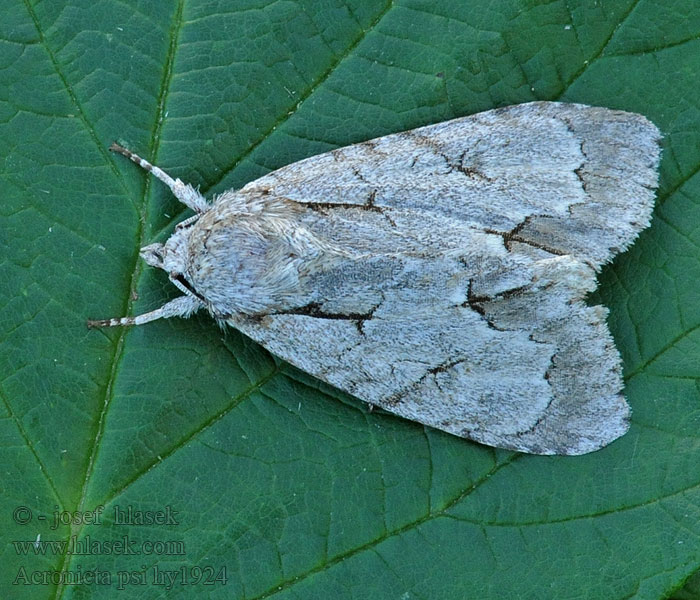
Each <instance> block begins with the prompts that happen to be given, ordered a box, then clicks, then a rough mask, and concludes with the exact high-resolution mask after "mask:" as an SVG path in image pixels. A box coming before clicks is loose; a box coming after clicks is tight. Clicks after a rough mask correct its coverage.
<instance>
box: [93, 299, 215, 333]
mask: <svg viewBox="0 0 700 600" xmlns="http://www.w3.org/2000/svg"><path fill="white" fill-rule="evenodd" d="M202 306H203V303H202V301H201V300H198V299H197V298H194V297H193V296H180V297H179V298H175V299H174V300H171V301H170V302H167V303H166V304H164V305H163V306H161V307H160V308H157V309H156V310H152V311H151V312H147V313H144V314H142V315H138V316H136V317H122V318H121V319H102V320H97V321H94V320H92V319H90V320H88V322H87V326H88V327H90V328H92V327H117V326H128V325H143V324H144V323H149V322H150V321H155V320H156V319H169V318H170V317H185V318H187V317H189V316H190V315H191V314H192V313H193V312H195V311H196V310H197V309H199V308H201V307H202Z"/></svg>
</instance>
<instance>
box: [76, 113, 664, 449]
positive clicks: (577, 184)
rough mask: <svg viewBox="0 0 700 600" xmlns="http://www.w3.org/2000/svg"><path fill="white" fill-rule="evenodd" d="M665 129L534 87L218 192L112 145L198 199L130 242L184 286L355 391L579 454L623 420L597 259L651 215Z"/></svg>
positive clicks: (190, 296) (624, 425) (170, 312)
mask: <svg viewBox="0 0 700 600" xmlns="http://www.w3.org/2000/svg"><path fill="white" fill-rule="evenodd" d="M659 140H660V134H659V131H658V130H657V128H656V127H655V126H654V125H653V124H652V123H650V122H649V121H648V120H647V119H646V118H644V117H643V116H641V115H638V114H632V113H628V112H621V111H617V110H609V109H605V108H597V107H591V106H585V105H580V104H562V103H556V102H533V103H529V104H521V105H516V106H509V107H505V108H499V109H495V110H490V111H487V112H483V113H479V114H476V115H472V116H468V117H464V118H459V119H454V120H451V121H446V122H444V123H438V124H435V125H430V126H427V127H421V128H418V129H413V130H410V131H405V132H403V133H397V134H393V135H387V136H385V137H381V138H378V139H374V140H370V141H367V142H363V143H360V144H355V145H352V146H348V147H345V148H340V149H337V150H333V151H331V152H327V153H325V154H321V155H318V156H313V157H311V158H308V159H306V160H302V161H299V162H296V163H294V164H291V165H289V166H286V167H283V168H281V169H278V170H277V171H274V172H272V173H270V174H268V175H265V176H264V177H261V178H260V179H257V180H256V181H253V182H251V183H249V184H247V185H246V186H244V187H243V188H241V189H239V190H228V191H226V192H224V193H222V194H220V195H218V196H216V197H215V198H213V199H212V201H211V202H208V201H207V200H205V199H204V197H202V196H201V195H200V194H199V193H198V191H196V190H195V189H194V188H193V187H192V186H191V185H186V184H184V183H183V182H182V181H180V180H179V179H172V178H171V177H170V176H168V175H167V174H166V173H164V172H163V171H162V170H161V169H159V168H157V167H155V166H153V165H151V164H149V163H148V162H146V161H145V160H143V159H142V158H140V157H138V156H137V155H135V154H133V153H132V152H130V151H129V150H127V149H125V148H122V147H121V146H117V145H114V146H113V147H112V149H113V150H116V151H118V152H120V153H121V154H124V155H125V156H127V157H129V158H130V159H131V160H133V161H134V162H136V163H137V164H139V165H141V166H142V167H143V168H145V169H147V170H148V171H150V172H151V173H152V174H153V175H155V176H156V177H157V178H158V179H160V180H161V181H163V182H164V183H166V184H167V185H168V186H169V187H170V189H171V190H172V192H173V194H174V195H175V196H176V197H177V198H178V199H179V200H180V201H181V202H183V203H184V204H185V205H187V206H188V207H189V208H191V209H192V210H193V211H194V212H195V215H194V216H192V217H191V218H188V219H186V220H184V221H183V222H181V223H179V224H178V225H177V226H176V227H175V230H174V232H173V234H172V235H171V237H170V238H169V239H168V240H167V242H166V243H165V244H160V243H156V244H151V245H149V246H146V247H144V248H142V250H141V256H142V257H143V259H144V260H145V261H146V262H147V263H148V264H149V265H151V266H154V267H158V268H160V269H164V270H165V271H166V272H167V273H168V275H169V277H170V280H171V281H172V283H173V284H174V285H175V286H177V287H178V288H179V289H180V291H181V292H182V296H180V297H178V298H176V299H174V300H172V301H170V302H168V303H167V304H165V305H164V306H162V307H160V308H158V309H157V310H154V311H152V312H149V313H146V314H143V315H140V316H137V317H125V318H121V319H108V320H101V321H90V322H89V324H90V325H91V326H115V325H138V324H142V323H147V322H149V321H152V320H154V319H159V318H167V317H174V316H181V317H187V316H189V315H190V314H191V313H193V312H194V311H196V310H198V309H200V308H205V309H207V310H208V311H209V313H211V315H212V316H213V317H214V318H215V319H216V320H217V321H219V322H220V323H226V324H229V325H232V326H233V327H236V328H237V329H239V330H240V331H241V332H243V333H244V334H245V335H247V336H249V337H250V338H252V339H253V340H255V341H256V342H258V343H260V344H262V345H263V346H264V347H265V348H267V349H268V350H269V351H271V352H272V353H274V354H276V355H277V356H279V357H281V358H282V359H284V360H286V361H288V362H290V363H292V364H293V365H295V366H297V367H299V368H300V369H303V370H304V371H307V372H308V373H310V374H312V375H314V376H315V377H317V378H319V379H322V380H324V381H326V382H328V383H330V384H332V385H334V386H337V387H338V388H340V389H342V390H344V391H346V392H349V393H350V394H353V395H354V396H356V397H357V398H360V399H361V400H364V401H366V402H368V403H370V404H372V405H376V406H379V407H381V408H383V409H385V410H387V411H390V412H392V413H395V414H397V415H400V416H402V417H405V418H407V419H411V420H413V421H417V422H419V423H422V424H424V425H428V426H430V427H435V428H437V429H441V430H443V431H447V432H449V433H452V434H454V435H457V436H461V437H464V438H468V439H470V440H474V441H477V442H480V443H482V444H488V445H491V446H496V447H500V448H508V449H513V450H518V451H521V452H529V453H535V454H567V455H572V454H583V453H587V452H591V451H593V450H597V449H599V448H601V447H603V446H605V445H606V444H608V443H610V442H611V441H613V440H615V439H616V438H618V437H619V436H621V435H622V434H623V433H625V431H626V430H627V429H628V421H629V414H630V409H629V406H628V404H627V403H626V401H625V399H624V397H623V395H622V388H623V382H622V365H621V359H620V355H619V353H618V351H617V349H616V348H615V345H614V342H613V339H612V337H611V335H610V332H609V330H608V327H607V324H606V317H607V314H608V311H607V309H605V308H604V307H603V306H588V305H587V304H586V296H587V295H588V293H589V292H591V291H592V290H594V289H595V287H596V273H597V271H598V270H599V269H600V267H601V266H602V265H603V264H605V263H607V262H609V261H610V260H611V259H612V258H613V257H614V256H615V255H616V254H618V253H619V252H621V251H622V250H624V249H625V248H627V247H628V246H629V245H630V244H631V243H632V241H633V240H634V239H635V238H636V237H637V235H638V234H639V232H640V231H641V230H642V229H644V228H645V227H647V226H648V225H649V222H650V218H651V213H652V209H653V204H654V190H655V188H656V185H657V178H658V175H657V170H658V165H659V158H660V148H659Z"/></svg>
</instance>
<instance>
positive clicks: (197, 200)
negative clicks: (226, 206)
mask: <svg viewBox="0 0 700 600" xmlns="http://www.w3.org/2000/svg"><path fill="white" fill-rule="evenodd" d="M109 149H110V150H111V151H112V152H118V153H119V154H123V155H124V156H126V157H127V158H128V159H130V160H132V161H134V162H135V163H136V164H137V165H138V166H139V167H141V168H143V169H146V171H148V172H149V173H152V174H153V175H155V176H156V177H157V178H158V179H160V180H161V181H162V182H163V183H164V184H165V185H167V186H168V187H169V188H170V191H171V192H172V193H173V195H174V196H175V197H176V198H177V199H178V200H179V201H180V202H182V203H183V204H184V205H185V206H187V207H188V208H191V209H192V210H193V211H195V212H196V213H202V212H205V211H207V210H208V209H209V204H208V203H207V201H206V200H205V198H204V196H202V194H200V193H199V192H198V191H197V190H195V189H194V188H193V187H192V186H191V185H190V184H189V183H183V182H182V181H181V180H180V179H173V178H172V177H170V175H168V174H167V173H166V172H165V171H163V170H162V169H160V168H158V167H156V166H155V165H152V164H151V163H149V162H148V161H147V160H145V159H143V158H141V157H140V156H139V155H138V154H134V153H133V152H132V151H131V150H127V149H126V148H124V146H120V145H119V144H117V143H116V142H114V143H112V145H111V146H110V147H109Z"/></svg>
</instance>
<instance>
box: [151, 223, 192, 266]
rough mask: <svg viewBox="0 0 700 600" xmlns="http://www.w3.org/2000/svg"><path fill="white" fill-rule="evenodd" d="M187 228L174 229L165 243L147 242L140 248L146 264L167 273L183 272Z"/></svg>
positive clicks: (185, 261)
mask: <svg viewBox="0 0 700 600" xmlns="http://www.w3.org/2000/svg"><path fill="white" fill-rule="evenodd" d="M188 237H189V231H188V230H187V229H176V230H175V232H174V233H173V235H171V236H170V239H168V241H167V242H165V244H159V243H156V244H149V245H148V246H144V247H143V248H141V252H140V253H139V254H140V255H141V258H143V260H145V261H146V264H148V265H150V266H152V267H157V268H159V269H163V270H164V271H166V272H168V273H175V274H179V273H183V272H184V270H185V268H186V264H187V238H188Z"/></svg>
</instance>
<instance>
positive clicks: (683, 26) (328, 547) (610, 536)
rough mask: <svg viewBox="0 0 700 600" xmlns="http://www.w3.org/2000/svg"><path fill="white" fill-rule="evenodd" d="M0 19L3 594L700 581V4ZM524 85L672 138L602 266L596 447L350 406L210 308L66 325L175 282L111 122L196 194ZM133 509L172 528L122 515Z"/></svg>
mask: <svg viewBox="0 0 700 600" xmlns="http://www.w3.org/2000/svg"><path fill="white" fill-rule="evenodd" d="M0 9H1V12H0V14H2V15H3V16H2V19H0V139H1V140H2V141H3V143H2V145H1V146H0V174H1V177H2V192H1V195H0V264H1V265H2V270H1V271H0V272H1V273H2V282H3V284H2V285H1V286H0V306H1V307H2V311H1V312H0V408H1V410H2V416H3V418H2V420H1V421H0V427H1V429H0V440H1V446H0V447H1V448H2V450H1V451H0V458H1V459H2V460H1V463H0V464H1V465H2V479H1V480H0V481H1V483H0V489H1V492H2V493H1V497H0V502H1V507H0V510H1V512H2V515H3V516H2V523H3V530H2V546H1V547H2V548H3V550H4V553H3V556H2V558H3V560H2V562H1V563H0V564H1V565H2V566H1V567H0V574H1V577H0V597H2V598H15V597H22V598H31V599H33V598H37V599H39V598H41V599H43V598H64V599H72V598H115V597H117V596H118V594H119V593H121V594H122V597H125V598H126V597H138V598H162V597H168V598H194V597H197V598H200V597H206V598H227V599H230V598H241V599H242V598H246V599H261V598H269V597H274V598H279V599H280V600H281V599H287V598H305V599H306V598H324V599H325V598H334V599H354V598H379V599H383V598H397V599H398V598H440V599H464V598H493V599H502V598H558V599H565V598H582V597H585V598H600V599H605V600H610V599H616V598H620V599H621V598H644V599H647V598H648V599H651V598H665V597H668V596H669V595H671V594H673V593H674V591H675V590H679V589H680V588H681V587H682V586H683V584H684V582H685V580H686V579H687V578H689V577H690V576H691V575H693V573H695V572H696V571H697V569H698V565H699V564H700V541H699V540H700V508H699V506H700V492H699V491H698V481H699V479H700V470H699V469H698V464H700V440H699V439H698V425H699V424H700V392H699V389H698V378H699V377H700V328H699V327H698V325H699V324H700V292H699V291H698V289H699V286H698V285H697V282H698V281H700V251H699V250H698V244H699V242H700V226H699V225H700V203H699V202H698V201H697V197H698V195H699V194H700V185H699V184H698V181H700V180H699V179H698V177H697V172H698V165H699V164H700V126H699V125H698V124H699V123H700V109H699V106H698V105H699V103H698V89H700V5H698V4H697V3H694V2H691V1H690V0H676V1H674V2H657V1H655V0H619V1H617V2H599V1H593V0H568V1H565V0H559V1H557V0H554V1H550V2H538V1H536V0H510V1H505V0H504V1H502V2H491V3H477V2H463V1H458V0H442V1H441V2H430V1H428V0H423V1H419V0H396V1H391V0H324V1H323V2H321V1H318V2H314V1H312V0H297V1H291V0H278V1H276V2H268V1H263V0H241V1H239V2H224V1H223V0H218V1H217V0H210V1H204V0H188V1H187V2H185V0H177V1H174V2H169V1H166V0H141V1H137V0H133V1H129V2H117V1H116V0H89V1H88V0H71V1H70V2H68V1H67V0H52V1H50V2H49V1H46V0H44V1H43V2H40V1H38V0H23V1H19V0H0ZM535 99H546V100H564V101H572V102H574V101H575V102H584V103H589V104H596V105H603V106H608V107H612V108H620V109H625V110H631V111H636V112H641V113H643V114H645V115H646V116H648V117H649V118H650V119H651V120H652V121H654V122H655V123H656V124H657V125H658V126H659V127H660V129H661V130H662V131H663V132H664V134H665V140H664V159H663V162H662V166H661V187H660V190H659V194H658V202H657V208H656V212H655V217H654V221H653V224H652V226H651V228H650V229H648V230H647V231H645V232H644V233H643V234H642V235H641V237H640V239H639V240H638V242H637V243H636V244H635V245H634V246H633V248H632V249H631V250H630V251H628V252H627V253H625V254H624V255H622V256H620V257H619V258H618V259H617V260H616V261H615V262H614V264H612V265H610V266H608V267H607V268H606V269H605V270H604V271H603V273H602V274H601V276H600V278H599V279H600V282H601V288H600V291H599V292H598V294H597V296H596V299H597V300H599V301H601V302H603V303H604V304H605V305H606V306H608V307H609V308H610V311H611V312H610V317H609V323H610V327H611V329H612V332H613V335H614V337H615V339H616V342H617V345H618V348H619V349H620V351H621V353H622V355H623V358H624V364H625V373H626V385H627V392H626V393H627V397H628V400H629V402H630V404H631V406H632V408H633V411H634V413H633V423H632V428H631V430H630V432H629V433H628V434H627V435H626V436H624V437H623V438H622V439H620V440H619V441H617V442H615V443H614V444H612V445H611V446H609V447H607V448H605V449H604V450H601V451H600V452H596V453H594V454H591V455H586V456H582V457H575V458H562V457H534V456H525V455H520V454H515V453H509V452H505V451H498V450H493V449H490V448H486V447H483V446H479V445H477V444H472V443H470V442H467V441H465V440H461V439H458V438H455V437H452V436H450V435H447V434H443V433H440V432H437V431H434V430H430V429H425V428H423V427H421V426H419V425H417V424H415V423H411V422H408V421H404V420H401V419H398V418H395V417H393V416H390V415H386V414H382V413H380V412H378V411H377V412H373V413H369V412H368V410H367V409H366V407H365V406H364V405H363V404H362V403H360V402H358V401H356V400H353V399H351V398H348V397H347V396H345V395H343V394H341V393H339V392H337V391H335V390H333V389H331V388H329V387H328V386H325V385H323V384H320V383H319V382H317V381H315V380H314V379H312V378H311V377H309V376H306V375H305V374H303V373H300V372H298V371H296V370H294V369H292V368H290V367H289V366H288V365H285V364H282V363H280V362H278V361H276V360H275V359H274V358H273V357H271V356H270V355H269V354H267V353H266V352H265V351H264V350H262V349H261V348H260V347H258V346H256V345H254V344H253V343H251V342H250V341H248V340H247V339H246V338H245V337H243V336H242V335H240V334H239V333H237V332H236V331H234V330H228V331H225V332H222V331H221V330H219V329H218V328H217V327H216V325H215V324H214V323H213V322H212V321H211V320H210V319H209V318H208V317H207V316H206V315H199V316H197V317H194V318H191V319H189V320H173V321H167V322H165V321H164V322H155V323H152V324H149V325H146V326H143V327H138V328H133V329H130V330H104V331H99V330H97V331H96V330H92V331H88V330H87V329H86V327H85V321H86V319H87V318H104V317H111V316H122V315H126V314H136V313H139V312H142V311H144V310H147V309H151V308H154V307H156V306H159V305H160V304H162V303H163V302H164V301H165V300H166V299H168V298H171V297H173V296H174V295H175V294H176V290H174V289H172V286H170V285H169V283H168V282H167V279H166V278H165V276H164V274H162V273H160V272H155V271H154V270H152V269H144V266H143V264H142V262H140V260H139V259H138V249H139V247H140V246H142V245H145V244H147V243H150V242H152V241H155V240H163V239H164V238H166V237H167V235H168V233H169V232H170V231H171V229H172V227H173V226H174V224H175V223H176V222H178V221H179V220H181V219H182V218H183V217H184V216H185V214H186V213H184V212H183V211H182V210H181V208H180V207H179V206H178V204H177V202H176V201H175V200H174V199H173V198H172V196H171V195H170V194H169V193H168V192H167V190H165V189H164V187H163V186H162V185H161V184H159V183H158V182H154V181H152V180H151V179H149V178H148V177H147V176H146V175H145V174H144V173H143V172H141V171H140V170H139V169H138V168H137V167H136V166H135V165H133V164H131V163H129V162H128V161H126V160H125V159H123V158H122V157H119V156H114V155H111V154H110V153H109V152H108V150H107V148H108V147H109V145H110V143H111V142H112V141H113V140H115V139H116V140H119V141H121V142H122V143H124V144H126V145H127V146H128V147H129V148H131V149H133V150H135V151H138V152H139V153H141V154H142V155H144V156H145V157H146V158H149V159H151V160H152V161H154V162H156V163H157V164H158V165H159V166H161V167H163V168H164V169H166V170H167V171H168V172H169V173H171V174H172V175H174V176H176V177H180V178H182V179H183V180H185V181H189V182H192V183H193V184H195V185H199V186H201V189H202V191H204V192H206V193H208V194H212V193H217V192H220V191H223V190H225V189H227V188H230V187H238V186H241V185H243V184H244V183H246V182H248V181H250V180H252V179H254V178H256V177H258V176H260V175H262V174H264V173H266V172H268V171H270V170H271V169H274V168H277V167H280V166H283V165H285V164H288V163H290V162H293V161H296V160H299V159H301V158H304V157H307V156H311V155H313V154H316V153H319V152H323V151H325V150H328V149H331V148H335V147H339V146H343V145H347V144H350V143H352V142H358V141H362V140H366V139H369V138H372V137H376V136H380V135H383V134H388V133H392V132H397V131H401V130H405V129H409V128H413V127H417V126H419V125H424V124H429V123H435V122H439V121H442V120H445V119H448V118H451V117H456V116H461V115H466V114H471V113H475V112H478V111H481V110H486V109H489V108H493V107H496V106H504V105H508V104H515V103H519V102H525V101H530V100H535ZM290 343H294V341H293V340H290ZM100 507H104V508H100ZM117 507H118V508H117ZM129 507H130V508H131V509H132V511H150V513H148V514H150V515H151V516H152V517H154V516H155V515H161V518H162V519H164V520H169V522H168V523H163V524H158V523H151V524H132V525H126V524H119V523H118V522H115V517H116V516H118V515H119V514H121V512H120V511H122V512H123V511H126V510H127V509H128V508H129ZM115 510H116V511H117V512H116V513H115ZM62 511H66V512H65V513H64V516H65V517H66V518H67V519H68V520H69V521H70V520H71V517H72V521H73V522H70V523H67V524H59V525H58V526H57V527H56V528H52V527H53V518H54V512H56V513H60V512H62ZM76 511H80V513H78V512H76ZM94 511H99V512H94ZM159 511H160V512H159ZM81 513H83V514H81ZM98 514H99V517H100V518H99V519H98V522H97V523H94V522H92V521H94V519H95V517H96V516H97V515H98ZM42 519H43V520H42ZM37 536H40V540H39V541H40V542H46V541H58V542H61V541H64V542H65V541H70V540H71V537H72V536H75V537H74V539H75V540H76V541H79V542H80V543H81V544H82V549H83V551H84V552H83V553H82V554H76V553H68V552H67V551H65V549H61V548H58V547H53V548H52V547H46V546H41V545H40V544H37V545H35V544H34V541H35V540H36V539H37ZM25 542H26V543H25ZM110 544H111V545H110ZM120 544H121V545H120ZM143 544H151V546H144V545H143ZM78 549H80V548H78ZM125 549H129V550H132V551H133V550H134V549H137V551H138V552H140V553H139V554H133V553H125V552H124V550H125ZM73 550H76V548H73ZM42 552H43V553H42ZM198 569H199V570H198ZM209 569H211V570H209ZM54 571H63V572H64V578H65V577H68V576H70V577H71V578H72V580H70V581H68V582H65V581H64V582H61V581H59V576H58V575H56V574H55V573H53V572H54ZM166 573H170V575H171V576H172V577H175V576H177V578H176V579H175V581H174V583H172V586H171V587H170V589H168V586H166V585H164V583H165V581H166V580H165V579H158V578H157V577H158V576H160V577H163V578H164V577H165V575H166ZM224 573H225V576H226V581H223V576H222V574H224ZM66 574H68V575H66ZM90 574H92V575H90ZM198 574H199V575H200V576H201V577H200V580H199V581H198V582H195V579H196V577H197V575H198ZM183 575H186V576H187V578H188V579H187V581H186V582H183V580H182V577H183ZM217 575H218V576H219V579H218V580H216V581H214V579H215V578H216V577H217ZM154 576H155V577H156V580H155V581H154ZM80 577H82V583H81V580H80ZM695 581H697V576H696V577H695V579H693V580H691V582H690V584H689V585H688V587H687V588H685V589H684V590H682V591H678V592H677V596H676V597H677V598H699V597H700V595H699V594H698V593H697V589H698V586H697V584H695V586H693V582H695ZM73 583H75V585H73Z"/></svg>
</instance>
